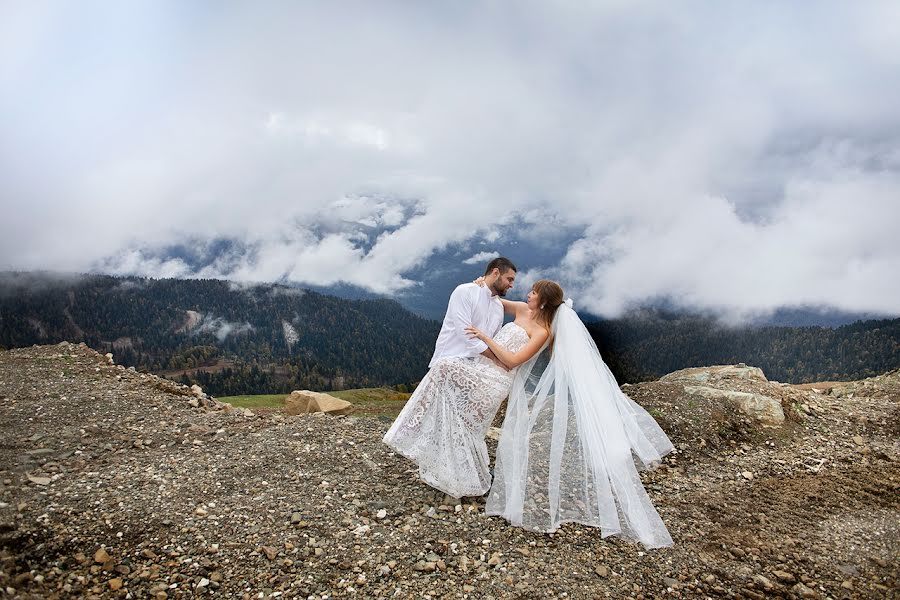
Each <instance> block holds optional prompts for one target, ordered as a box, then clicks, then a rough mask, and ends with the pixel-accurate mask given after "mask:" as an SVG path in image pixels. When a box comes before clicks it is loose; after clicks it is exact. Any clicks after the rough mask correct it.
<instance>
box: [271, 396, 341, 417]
mask: <svg viewBox="0 0 900 600" xmlns="http://www.w3.org/2000/svg"><path fill="white" fill-rule="evenodd" d="M284 410H285V412H286V413H287V414H289V415H304V414H306V413H315V412H321V413H326V414H329V415H349V414H350V413H352V412H353V411H354V410H355V407H354V406H353V404H351V403H350V402H347V401H346V400H341V399H340V398H335V397H334V396H331V395H329V394H322V393H319V392H311V391H309V390H294V391H293V392H291V395H290V396H288V397H287V398H285V399H284Z"/></svg>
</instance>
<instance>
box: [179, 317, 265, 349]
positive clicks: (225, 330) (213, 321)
mask: <svg viewBox="0 0 900 600" xmlns="http://www.w3.org/2000/svg"><path fill="white" fill-rule="evenodd" d="M253 330H254V329H253V326H252V325H251V324H250V323H247V322H244V323H239V322H232V321H226V320H225V319H223V318H222V317H216V316H213V315H210V314H205V315H202V321H201V323H200V325H199V326H198V327H197V328H196V329H194V330H193V331H195V332H198V333H212V334H213V335H214V336H216V339H218V340H219V341H220V342H223V341H225V338H227V337H228V336H229V335H232V334H234V335H239V334H242V333H247V332H248V331H253Z"/></svg>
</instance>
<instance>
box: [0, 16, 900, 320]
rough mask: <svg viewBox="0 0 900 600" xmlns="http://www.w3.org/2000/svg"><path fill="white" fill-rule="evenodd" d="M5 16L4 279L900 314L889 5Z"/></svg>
mask: <svg viewBox="0 0 900 600" xmlns="http://www.w3.org/2000/svg"><path fill="white" fill-rule="evenodd" d="M6 12H7V13H9V14H7V15H5V16H7V17H9V18H5V19H2V20H0V189H2V190H3V196H2V198H0V202H2V203H3V204H2V210H3V216H4V218H3V219H2V220H0V257H2V258H0V269H4V268H7V269H8V268H14V269H45V268H52V269H59V270H71V271H86V270H95V271H103V272H111V273H119V274H126V273H127V274H136V275H151V276H156V277H163V276H164V277H224V278H228V279H231V280H234V281H238V282H257V281H283V282H290V283H296V284H307V285H316V286H330V285H336V284H350V285H355V286H359V287H362V288H365V289H367V290H370V291H373V292H376V293H383V294H394V295H396V294H402V293H407V292H409V291H410V290H414V289H416V288H418V286H419V285H420V283H421V282H420V281H418V280H417V279H416V278H415V276H414V275H413V274H414V273H417V272H421V270H422V269H423V268H424V267H427V266H428V265H429V264H430V262H429V261H432V260H434V259H435V257H437V256H440V255H441V254H442V253H446V252H449V251H450V250H454V251H456V250H458V249H459V248H465V247H467V245H468V244H471V243H473V242H474V241H482V240H484V241H487V242H488V243H489V244H490V245H491V247H492V248H496V249H497V250H498V251H500V252H503V253H504V254H505V253H507V251H508V249H510V248H514V247H515V246H514V245H515V244H523V245H526V246H527V247H529V248H539V247H546V248H555V249H558V252H553V253H550V254H554V255H558V256H562V257H563V258H562V259H561V260H559V261H555V262H554V263H552V264H550V263H548V264H533V263H532V261H530V260H529V257H527V256H522V257H518V256H517V259H518V262H520V263H525V264H529V263H531V264H533V269H532V271H533V272H534V273H538V272H540V273H543V274H544V275H545V276H552V277H557V278H559V279H560V280H561V282H562V283H563V284H564V285H565V286H566V288H567V290H570V291H571V293H572V295H574V296H575V297H576V300H578V305H579V306H580V307H583V308H586V309H588V310H590V311H592V312H595V313H597V314H604V315H615V314H618V313H620V312H621V311H623V310H626V309H628V308H629V307H632V306H637V305H641V304H642V303H646V302H649V301H653V300H655V299H660V298H666V299H668V300H669V301H670V302H674V303H676V304H680V305H683V306H685V307H688V308H698V309H703V310H713V311H718V312H721V313H724V314H729V315H736V317H735V318H743V317H742V315H748V314H751V313H754V312H759V311H767V310H771V309H772V308H773V307H778V306H791V305H801V304H827V305H832V306H836V307H839V308H842V309H845V310H857V311H884V312H889V313H893V314H897V313H900V293H898V292H900V290H898V289H897V285H898V284H895V283H894V282H895V281H897V278H896V277H895V273H896V272H897V267H898V263H900V242H898V241H897V236H896V235H895V233H894V232H893V231H892V230H891V227H890V225H891V224H892V223H896V222H897V216H898V214H897V208H896V207H897V206H898V203H897V198H900V153H898V151H897V150H896V148H898V147H900V113H898V112H897V110H896V106H898V105H900V69H897V67H898V64H900V63H898V58H897V57H898V56H900V26H898V25H897V23H900V8H898V5H897V4H896V3H894V2H871V3H855V4H847V3H841V2H823V3H819V4H817V7H816V10H815V11H811V10H809V8H808V7H805V6H800V5H789V4H767V5H765V6H758V5H753V6H749V5H748V6H738V5H731V4H728V5H725V4H723V5H716V6H714V7H710V6H709V5H708V4H707V3H699V2H696V3H692V2H689V3H688V4H687V5H680V6H679V7H678V8H677V9H676V8H675V7H670V6H668V5H666V4H653V3H642V2H637V3H632V2H628V3H625V2H604V3H581V4H573V3H569V4H558V3H553V4H552V5H551V4H547V3H542V2H524V3H515V4H511V3H503V2H500V3H487V4H476V5H459V6H457V5H443V6H435V5H422V6H409V5H405V4H394V5H388V6H383V5H381V6H378V7H375V6H373V5H370V4H367V3H360V4H358V5H356V6H355V7H354V10H352V11H348V10H346V9H345V8H342V7H337V6H328V5H321V4H319V5H301V4H296V3H277V2H276V3H270V4H267V5H266V6H265V7H260V6H255V5H254V6H252V7H251V6H249V5H247V6H244V5H241V4H236V5H229V6H227V7H218V8H217V9H216V10H215V11H214V12H212V9H210V8H209V7H204V6H196V5H187V4H183V3H178V2H165V1H162V2H145V3H140V2H139V3H133V4H131V3H130V4H129V7H128V8H127V9H125V8H117V7H114V6H110V5H108V4H107V3H88V4H79V6H78V7H74V6H67V5H65V4H61V5H54V6H51V7H49V8H48V6H47V5H35V6H34V7H28V6H26V5H19V6H17V7H16V8H15V9H12V10H10V9H6ZM196 22H203V23H204V30H203V35H202V36H198V35H197V33H196V29H195V28H194V27H192V26H190V24H191V23H196ZM222 240H226V241H227V242H228V243H227V244H222V243H221V241H222ZM186 247H191V248H194V249H195V251H193V252H191V251H184V248H186ZM176 250H177V251H176ZM469 251H470V252H472V253H476V252H480V251H481V249H480V248H478V247H477V246H476V247H473V248H472V249H471V250H469ZM475 255H476V256H477V254H475ZM463 256H464V255H463ZM474 258H475V257H474V256H473V257H472V259H464V260H463V262H464V264H468V263H467V262H466V261H467V260H473V259H474ZM523 275H524V274H523ZM520 279H523V277H522V276H520ZM517 287H520V286H517Z"/></svg>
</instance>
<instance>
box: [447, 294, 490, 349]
mask: <svg viewBox="0 0 900 600" xmlns="http://www.w3.org/2000/svg"><path fill="white" fill-rule="evenodd" d="M480 291H481V290H480V288H477V287H475V286H471V287H467V286H459V287H457V288H456V289H455V290H453V293H452V294H451V295H450V302H449V304H448V306H447V316H449V317H450V319H451V322H452V324H453V331H454V333H455V334H456V335H457V336H459V338H460V339H462V340H464V343H465V345H466V349H467V351H468V352H467V353H468V355H469V356H477V355H479V354H481V355H483V356H486V357H488V358H490V359H491V360H496V357H495V356H494V353H493V352H491V349H490V348H488V345H487V344H485V343H484V342H482V341H481V340H479V339H477V338H472V337H469V336H468V335H467V334H466V327H469V326H471V325H472V324H473V323H472V321H473V317H474V315H475V303H476V299H477V296H476V294H478V293H480Z"/></svg>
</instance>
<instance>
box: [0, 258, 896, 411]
mask: <svg viewBox="0 0 900 600" xmlns="http://www.w3.org/2000/svg"><path fill="white" fill-rule="evenodd" d="M442 301H444V302H446V298H443V299H442ZM795 316H796V315H795ZM586 324H587V327H588V330H589V331H590V332H591V335H592V336H593V338H594V340H595V341H596V342H597V345H598V347H599V348H600V351H601V353H602V354H603V357H604V359H605V360H606V362H607V363H608V364H609V366H610V368H611V369H612V371H613V373H614V374H615V375H616V378H617V379H618V380H619V382H620V383H624V382H629V383H635V382H639V381H646V380H650V379H656V378H658V377H660V376H661V375H663V374H665V373H669V372H672V371H676V370H679V369H683V368H688V367H696V366H707V365H715V364H735V363H740V362H745V363H748V364H754V365H758V366H760V367H762V368H763V370H764V371H765V372H766V373H767V374H768V375H769V376H770V377H771V378H772V379H773V380H776V381H783V382H787V383H805V382H810V381H821V380H850V379H862V378H864V377H869V376H872V375H876V374H879V373H883V372H886V371H889V370H892V369H895V368H897V367H900V319H882V320H871V321H864V322H857V323H853V324H849V325H842V326H840V327H834V328H829V327H821V326H808V327H777V326H760V325H754V326H745V327H737V328H734V327H726V326H723V325H721V324H720V323H718V322H717V321H716V319H715V318H714V317H707V316H698V315H685V314H682V313H675V312H667V311H663V310H642V311H640V312H636V313H631V314H629V315H626V316H625V317H623V318H620V319H614V320H605V321H587V323H586ZM439 329H440V323H438V322H437V321H432V320H427V319H424V318H422V317H420V316H417V315H416V314H414V313H412V312H410V311H408V310H407V309H405V308H404V307H403V306H401V305H400V304H398V303H397V302H395V301H392V300H385V299H366V300H348V299H342V298H337V297H334V296H329V295H326V294H320V293H317V292H314V291H310V290H302V289H299V288H296V287H288V286H284V285H280V284H258V285H239V284H235V283H231V282H227V281H221V280H190V279H188V280H178V279H146V278H139V277H111V276H106V275H65V274H54V273H41V272H34V273H0V346H3V347H18V346H30V345H32V344H48V343H53V342H58V341H62V340H67V341H74V342H78V341H84V342H86V343H87V344H88V345H89V346H91V347H92V348H95V349H96V350H98V351H102V352H107V351H111V352H113V354H114V355H115V357H116V361H117V362H118V363H120V364H124V365H129V366H135V367H138V368H141V369H147V370H150V371H153V372H157V373H161V374H164V375H166V376H167V377H169V378H173V379H179V380H181V381H184V382H188V383H199V384H200V385H201V386H203V387H204V389H206V390H207V391H209V392H210V393H212V394H214V395H238V394H259V393H281V392H289V391H291V390H292V389H301V388H305V389H314V390H334V389H344V388H355V387H379V386H395V387H397V389H407V388H409V387H411V386H412V385H413V384H414V383H415V382H417V381H418V380H420V379H421V378H422V376H423V375H424V374H425V372H426V370H427V365H428V361H429V359H430V357H431V354H432V352H433V350H434V340H435V338H436V337H437V333H438V330H439Z"/></svg>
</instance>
